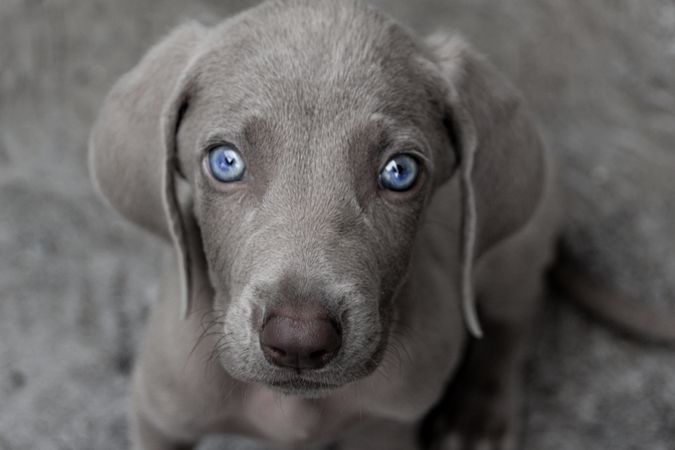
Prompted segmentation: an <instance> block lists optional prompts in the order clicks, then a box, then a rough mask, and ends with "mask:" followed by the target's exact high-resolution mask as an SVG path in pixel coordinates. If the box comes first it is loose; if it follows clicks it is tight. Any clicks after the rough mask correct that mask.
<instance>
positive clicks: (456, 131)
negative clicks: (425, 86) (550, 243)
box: [427, 35, 546, 337]
mask: <svg viewBox="0 0 675 450" xmlns="http://www.w3.org/2000/svg"><path fill="white" fill-rule="evenodd" d="M427 44H428V46H429V48H430V50H431V52H432V58H433V59H434V63H435V64H436V66H437V67H438V69H439V73H438V74H437V75H440V78H441V79H442V83H444V85H445V86H444V90H445V93H444V95H443V96H444V99H443V102H444V107H445V118H446V123H447V125H448V129H449V132H450V133H451V142H453V144H454V146H455V147H456V148H455V151H456V152H457V153H458V155H457V156H458V161H459V165H460V166H459V176H460V177H461V180H460V186H461V191H462V192H461V198H462V212H461V213H462V251H461V265H460V267H461V274H460V283H461V292H460V293H461V301H462V311H463V314H464V320H465V322H466V325H467V327H468V328H469V331H470V332H471V333H472V334H473V335H474V336H476V337H480V336H481V335H482V331H481V327H480V323H479V321H478V315H477V313H476V304H475V303H476V301H475V293H474V289H473V265H474V262H475V260H476V258H477V257H479V256H480V255H481V254H482V253H483V252H484V251H485V250H486V249H488V248H489V247H491V246H493V245H494V244H496V243H497V242H499V241H501V240H502V239H504V238H506V237H508V236H509V235H511V234H513V233H514V232H515V231H517V230H518V229H519V228H521V227H522V226H523V225H525V223H527V221H528V220H529V218H530V217H531V216H532V214H533V213H534V211H535V209H536V207H537V204H538V201H539V198H540V195H541V192H542V190H543V186H544V177H545V175H546V174H545V163H544V155H543V150H544V149H543V146H542V144H541V141H540V139H539V137H538V135H537V133H536V131H535V130H534V128H533V126H532V124H531V123H530V121H529V119H528V117H527V115H526V114H525V112H524V111H523V108H522V103H521V99H520V97H519V95H518V93H517V92H516V91H515V89H514V88H513V87H512V86H511V85H510V84H509V83H508V82H507V81H506V79H505V78H504V77H503V76H502V75H501V74H499V73H498V72H497V70H496V69H494V68H493V67H492V66H490V65H489V64H488V63H487V62H486V61H484V60H483V59H482V58H481V57H480V56H479V55H477V54H475V53H474V52H473V51H472V50H471V49H470V48H469V47H468V46H467V45H466V44H465V43H464V41H463V40H462V39H461V38H459V37H457V36H447V35H434V36H432V37H430V38H429V39H428V41H427Z"/></svg>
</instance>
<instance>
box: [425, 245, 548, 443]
mask: <svg viewBox="0 0 675 450" xmlns="http://www.w3.org/2000/svg"><path fill="white" fill-rule="evenodd" d="M533 242H535V243H536V240H535V241H533ZM531 245H532V244H531V243H530V244H527V245H526V248H522V247H520V248H518V247H517V246H516V247H514V246H513V243H511V244H507V246H506V248H502V249H501V250H500V251H498V252H497V253H496V254H494V255H488V258H487V262H486V264H484V265H483V267H482V270H481V273H480V275H479V280H478V283H477V285H478V286H479V287H480V290H479V292H478V305H479V311H480V318H481V324H482V326H483V329H484V336H483V338H482V339H480V340H474V341H471V342H470V343H469V345H468V347H467V350H466V354H465V358H464V362H463V364H462V365H461V366H460V368H459V369H458V372H457V374H456V376H455V377H454V379H453V381H452V383H451V384H450V385H449V387H448V389H447V391H446V393H445V394H444V397H443V399H442V400H441V402H440V403H439V404H438V405H437V406H436V407H435V408H434V410H433V411H432V412H431V413H430V415H429V416H428V417H427V419H426V420H425V423H424V424H423V427H422V439H423V441H424V442H425V443H426V447H428V448H432V449H439V450H455V449H459V450H474V449H475V450H479V449H480V450H512V449H514V448H516V444H517V442H518V438H519V420H518V418H519V416H520V408H519V405H520V397H521V388H522V386H521V384H522V380H521V378H522V373H521V372H522V366H523V360H524V357H525V353H526V343H527V340H528V337H529V335H530V329H531V323H532V320H533V318H534V315H535V313H536V311H537V305H538V303H539V300H540V298H541V296H542V292H543V286H544V280H543V276H542V273H543V272H544V267H545V266H546V264H547V262H548V260H549V259H550V252H549V253H546V252H541V251H537V249H536V248H532V247H530V248H527V247H529V246H531ZM535 247H536V246H535ZM514 248H515V249H516V251H512V250H513V249H514Z"/></svg>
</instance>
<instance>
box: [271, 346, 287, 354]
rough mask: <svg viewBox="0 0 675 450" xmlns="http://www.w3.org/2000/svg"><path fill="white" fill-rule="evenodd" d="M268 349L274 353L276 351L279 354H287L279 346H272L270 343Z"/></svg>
mask: <svg viewBox="0 0 675 450" xmlns="http://www.w3.org/2000/svg"><path fill="white" fill-rule="evenodd" d="M269 349H270V350H271V351H273V352H274V353H277V354H278V355H279V356H287V353H286V352H285V351H284V350H283V349H281V348H279V347H274V346H271V345H270V346H269Z"/></svg>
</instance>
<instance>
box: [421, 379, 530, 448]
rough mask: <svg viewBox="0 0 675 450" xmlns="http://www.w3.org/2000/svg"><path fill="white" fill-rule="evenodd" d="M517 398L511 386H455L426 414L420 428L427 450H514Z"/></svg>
mask: <svg viewBox="0 0 675 450" xmlns="http://www.w3.org/2000/svg"><path fill="white" fill-rule="evenodd" d="M518 394H519V390H518V388H516V387H515V386H504V385H497V386H491V387H487V388H486V387H485V386H483V388H482V389H476V387H475V386H470V387H469V386H457V388H456V389H451V390H450V391H449V392H448V393H447V394H446V396H445V397H444V399H443V400H442V401H441V403H440V404H439V405H438V406H437V407H436V408H435V409H434V411H432V413H430V416H429V417H428V418H427V419H426V421H425V424H424V425H423V428H422V438H423V441H424V440H426V445H425V447H426V448H428V449H431V450H516V449H517V448H518V445H517V443H518V436H519V432H518V424H519V420H518V397H519V396H518Z"/></svg>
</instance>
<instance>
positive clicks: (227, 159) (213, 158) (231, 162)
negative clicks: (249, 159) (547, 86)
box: [209, 145, 246, 183]
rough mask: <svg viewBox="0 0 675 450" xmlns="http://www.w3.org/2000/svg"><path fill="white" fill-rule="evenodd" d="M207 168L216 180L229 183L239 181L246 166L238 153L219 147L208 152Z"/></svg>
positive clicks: (229, 148)
mask: <svg viewBox="0 0 675 450" xmlns="http://www.w3.org/2000/svg"><path fill="white" fill-rule="evenodd" d="M209 168H210V169H211V174H212V175H213V177H214V178H215V179H216V180H218V181H222V182H223V183H229V182H232V181H239V180H241V179H242V178H243V177H244V171H245V170H246V165H245V164H244V159H243V158H242V157H241V155H240V154H239V152H238V151H236V150H235V149H233V148H232V147H229V146H226V145H221V146H219V147H215V148H213V149H211V151H209Z"/></svg>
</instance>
